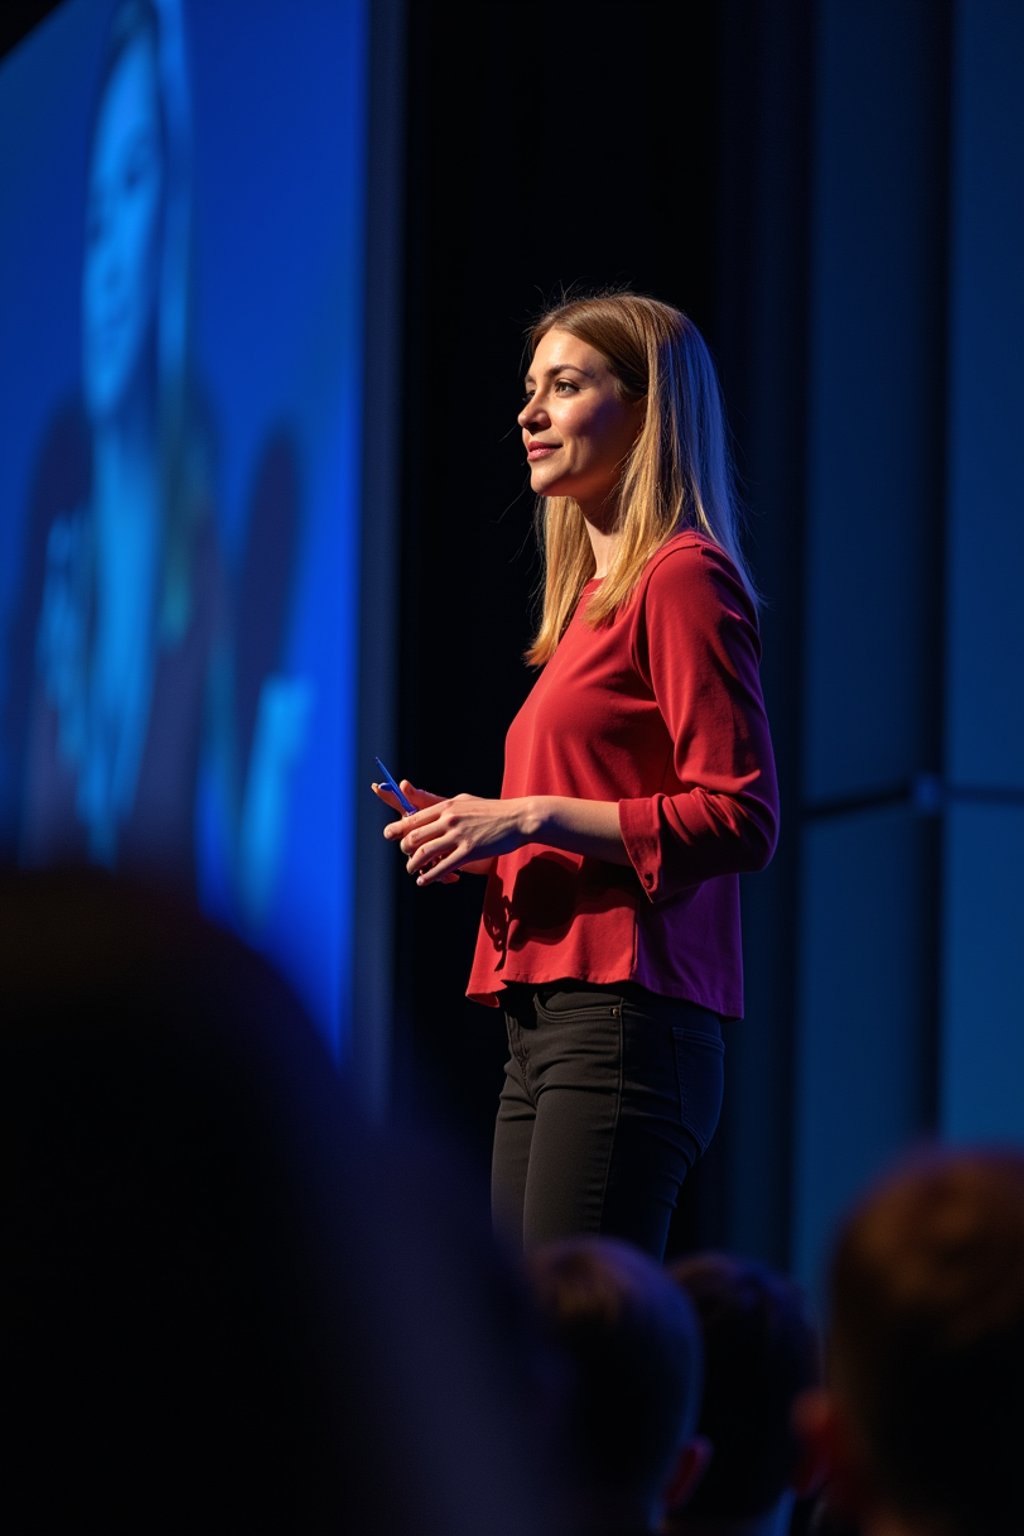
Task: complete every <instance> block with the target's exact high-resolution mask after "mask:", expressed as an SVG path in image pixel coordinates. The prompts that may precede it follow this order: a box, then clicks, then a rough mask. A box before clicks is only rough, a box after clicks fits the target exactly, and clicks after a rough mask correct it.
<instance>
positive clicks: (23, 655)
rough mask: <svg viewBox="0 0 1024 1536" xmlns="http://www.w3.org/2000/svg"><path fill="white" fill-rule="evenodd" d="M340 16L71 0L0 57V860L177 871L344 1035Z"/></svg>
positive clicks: (347, 134)
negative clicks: (2, 442) (74, 1)
mask: <svg viewBox="0 0 1024 1536" xmlns="http://www.w3.org/2000/svg"><path fill="white" fill-rule="evenodd" d="M364 26H365V17H364V14H363V3H362V0H345V3H341V0H322V3H319V4H311V5H307V6H304V7H303V8H302V9H301V13H300V12H297V11H296V10H294V9H293V8H291V7H281V6H274V5H260V4H247V3H243V0H232V3H226V0H220V3H218V4H217V5H216V6H210V5H205V4H199V3H192V4H188V3H184V0H121V3H118V4H111V3H110V0H103V3H100V0H83V3H81V4H79V5H77V6H72V7H65V8H62V9H61V10H59V11H58V12H57V13H56V14H55V15H54V16H53V17H52V18H51V19H50V21H49V22H48V23H47V25H46V26H45V27H43V28H41V29H40V30H39V32H38V33H37V34H36V35H34V36H33V37H32V38H31V39H30V40H29V42H28V43H27V44H26V45H25V46H23V47H22V48H21V49H19V50H18V51H17V52H16V53H15V54H14V55H13V56H12V57H11V58H10V59H9V60H8V61H7V62H6V63H5V65H4V67H3V70H2V71H0V142H2V143H3V144H4V145H5V146H6V149H5V151H4V155H3V159H2V161H0V208H2V213H3V226H4V228H5V229H6V230H17V231H18V238H17V239H16V240H11V241H8V242H6V243H5V248H4V249H3V251H2V252H0V289H2V297H0V312H2V322H0V323H2V326H3V338H2V350H0V379H2V389H3V402H4V417H5V426H6V437H7V447H6V453H5V455H4V461H3V464H2V466H0V508H2V525H0V555H2V572H3V574H2V576H0V620H2V621H3V626H4V631H5V636H6V644H5V647H4V652H3V671H2V672H0V690H2V694H0V707H2V717H0V718H2V736H0V751H2V757H0V792H2V803H0V813H2V831H3V838H4V843H5V846H6V851H7V854H8V856H9V857H15V858H17V859H18V860H19V861H20V862H22V863H26V864H30V865H37V864H47V863H53V862H56V861H63V860H66V859H69V858H71V859H85V860H88V861H92V862H97V863H102V864H105V865H107V866H109V867H111V868H115V869H126V870H142V871H153V872H159V873H160V874H161V875H162V876H164V877H169V878H171V879H173V880H175V881H176V882H177V883H179V884H181V885H184V886H185V887H187V888H188V889H190V890H192V891H194V892H195V893H196V895H197V896H198V897H199V899H200V901H201V902H202V904H203V905H204V906H205V907H206V908H207V910H210V911H212V912H213V913H214V914H215V915H217V916H219V917H221V918H222V919H225V920H227V921H228V922H230V923H231V924H232V925H233V926H235V927H237V928H238V929H240V931H242V932H243V933H244V934H245V935H246V936H247V937H248V938H249V939H250V940H252V941H253V942H254V943H256V944H257V945H258V946H260V947H262V948H264V949H265V950H267V952H268V953H269V954H270V955H271V957H272V958H273V959H275V960H276V961H277V962H278V963H279V964H280V965H281V967H282V969H283V970H284V971H285V973H286V974H287V975H288V976H289V977H290V979H291V980H292V981H293V982H294V984H295V985H296V986H297V988H298V990H299V992H300V994H301V995H302V996H303V997H304V999H305V1001H306V1002H307V1004H308V1005H309V1006H310V1008H311V1010H312V1012H313V1014H314V1016H315V1017H316V1018H317V1019H318V1021H319V1022H320V1024H321V1027H322V1028H323V1029H324V1030H325V1031H326V1032H327V1033H328V1034H329V1035H330V1036H331V1037H332V1039H333V1040H334V1043H335V1044H336V1045H337V1046H338V1048H339V1049H342V1050H343V1049H344V1045H345V1041H344V1035H345V1031H346V1028H347V1020H346V1017H345V1014H346V1006H345V1000H346V996H347V987H348V976H349V972H350V968H351V965H350V962H351V956H350V955H349V953H348V949H347V943H348V940H347V935H348V933H349V930H350V927H351V922H350V912H351V903H352V891H351V888H350V883H349V882H350V873H349V870H348V867H347V866H346V865H345V864H343V863H342V861H341V848H342V845H343V843H345V842H346V841H348V842H351V837H350V835H348V828H347V825H346V820H345V818H346V817H347V816H349V815H350V812H349V811H348V809H347V807H350V806H351V805H352V802H353V795H352V788H351V782H350V781H351V776H352V769H351V765H350V762H349V756H350V753H349V750H348V744H349V742H350V740H351V736H352V726H353V719H354V712H355V674H356V666H355V646H356V614H357V593H356V583H355V574H354V573H355V571H356V569H357V567H358V555H359V547H358V505H359V464H358V444H359V440H360V417H361V403H360V378H361V369H362V357H361V338H360V329H359V317H360V314H361V311H362V281H363V274H362V261H361V251H362V229H363V169H362V166H363V156H364V149H365V125H364V100H365V81H364V75H365V58H364ZM54 103H60V107H59V108H55V106H54ZM15 124H16V125H17V128H16V130H15V127H14V125H15ZM15 146H20V147H19V148H16V147H15Z"/></svg>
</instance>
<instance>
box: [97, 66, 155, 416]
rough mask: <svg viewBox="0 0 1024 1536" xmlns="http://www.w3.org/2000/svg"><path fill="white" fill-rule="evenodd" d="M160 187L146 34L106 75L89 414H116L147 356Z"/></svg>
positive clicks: (101, 116)
mask: <svg viewBox="0 0 1024 1536" xmlns="http://www.w3.org/2000/svg"><path fill="white" fill-rule="evenodd" d="M162 192H163V153H162V148H161V134H160V118H159V112H158V107H157V78H156V61H155V59H154V57H153V49H152V47H151V46H150V44H149V43H148V42H147V40H146V39H145V38H141V37H140V38H139V39H137V40H136V41H135V42H132V43H130V44H129V45H128V47H127V48H126V50H125V52H124V53H123V54H122V55H121V57H120V59H119V60H118V62H117V64H116V65H115V66H114V69H113V72H112V73H111V75H110V78H109V80H108V81H107V86H106V90H105V92H104V95H103V100H102V102H101V104H100V109H99V113H98V116H97V119H96V133H95V137H94V139H93V146H92V157H91V160H90V164H89V182H88V189H87V207H86V225H85V262H84V267H83V272H82V351H83V356H82V364H83V377H84V384H85V397H86V405H87V407H88V411H89V415H90V417H91V418H92V420H93V421H102V420H109V419H110V418H111V417H113V416H115V415H117V414H118V412H119V411H120V410H121V409H122V408H123V406H124V405H125V403H126V401H127V400H128V398H129V392H130V386H131V385H132V384H133V383H134V382H136V381H137V380H140V379H141V377H142V373H141V370H142V367H143V365H144V363H145V361H146V360H147V358H148V357H149V355H150V348H149V343H150V342H151V341H152V339H153V337H154V334H155V328H154V320H155V313H156V297H157V289H158V277H159V265H160V222H161V221H160V210H161V203H162Z"/></svg>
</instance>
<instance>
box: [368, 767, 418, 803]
mask: <svg viewBox="0 0 1024 1536" xmlns="http://www.w3.org/2000/svg"><path fill="white" fill-rule="evenodd" d="M374 762H375V763H376V764H377V767H378V768H379V769H380V774H381V778H382V779H383V780H384V783H385V785H386V786H387V788H388V789H390V791H391V793H392V794H393V795H394V797H395V799H396V800H397V801H398V803H399V805H400V806H401V807H402V809H403V811H405V812H406V814H407V815H408V816H415V814H416V807H415V806H414V805H413V803H412V801H411V800H410V799H409V796H408V795H403V793H402V791H401V790H400V789H399V787H398V785H397V784H396V783H395V780H394V779H393V778H392V776H391V774H390V773H389V772H388V770H387V769H386V768H385V767H384V764H383V763H382V762H381V760H380V758H379V757H375V758H374Z"/></svg>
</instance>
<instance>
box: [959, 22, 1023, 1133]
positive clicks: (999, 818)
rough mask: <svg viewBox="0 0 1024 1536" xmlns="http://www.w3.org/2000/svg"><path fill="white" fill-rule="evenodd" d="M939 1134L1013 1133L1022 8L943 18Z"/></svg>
mask: <svg viewBox="0 0 1024 1536" xmlns="http://www.w3.org/2000/svg"><path fill="white" fill-rule="evenodd" d="M954 36H955V43H956V47H955V56H954V91H953V101H954V118H953V152H952V165H953V177H952V188H953V201H952V238H951V267H950V278H951V280H950V305H949V327H950V337H951V363H952V366H951V371H950V388H949V436H948V442H949V522H948V532H947V538H948V550H949V556H948V567H949V577H948V589H949V603H948V618H947V623H948V627H947V658H948V660H947V678H946V754H947V775H948V778H949V780H950V803H951V809H950V812H949V816H948V829H947V840H946V866H945V878H944V883H943V890H944V918H943V948H942V969H943V1008H942V1053H941V1068H942V1084H941V1097H940V1104H941V1129H942V1130H943V1132H944V1133H945V1134H947V1135H949V1136H951V1137H954V1138H958V1139H959V1138H970V1139H979V1138H981V1139H984V1138H986V1137H989V1136H1016V1137H1024V1030H1022V1028H1021V992H1022V987H1021V962H1020V951H1021V948H1022V944H1024V896H1022V892H1021V878H1022V868H1024V707H1022V699H1021V694H1022V686H1024V685H1022V674H1024V631H1022V627H1021V607H1022V579H1021V573H1022V569H1024V494H1022V488H1021V478H1022V477H1021V453H1020V441H1021V432H1022V425H1021V424H1022V422H1024V286H1022V283H1021V272H1022V270H1024V156H1022V154H1021V142H1022V133H1021V123H1020V118H1021V85H1020V62H1021V59H1022V58H1024V9H1022V8H1021V6H1020V5H1018V4H1016V3H1011V0H970V3H964V0H961V3H960V4H958V6H957V11H956V28H955V34H954Z"/></svg>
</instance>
